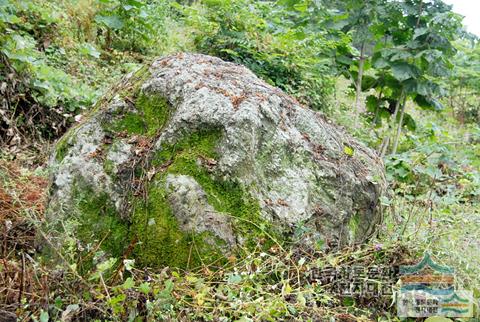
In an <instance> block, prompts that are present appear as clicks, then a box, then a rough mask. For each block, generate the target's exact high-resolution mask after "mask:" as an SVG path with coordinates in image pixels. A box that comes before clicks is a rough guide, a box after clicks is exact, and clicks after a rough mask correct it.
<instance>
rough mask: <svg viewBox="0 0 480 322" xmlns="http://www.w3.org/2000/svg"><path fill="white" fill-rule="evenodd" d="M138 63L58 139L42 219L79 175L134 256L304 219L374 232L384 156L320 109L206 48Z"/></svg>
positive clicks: (279, 230) (65, 202) (354, 235)
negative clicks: (140, 66)
mask: <svg viewBox="0 0 480 322" xmlns="http://www.w3.org/2000/svg"><path fill="white" fill-rule="evenodd" d="M139 73H140V74H138V75H133V76H131V77H130V80H127V81H126V82H125V84H124V86H123V87H122V88H123V89H122V91H121V92H122V95H116V96H115V97H114V98H113V99H105V101H104V102H103V104H102V106H100V107H99V108H97V109H95V111H94V112H93V113H92V115H91V116H89V117H87V119H86V121H84V122H83V123H82V124H80V125H79V126H77V127H75V128H74V129H72V130H71V131H70V132H69V133H67V134H66V136H65V139H62V141H61V142H60V143H59V145H58V147H57V156H56V157H52V161H51V165H52V169H54V171H53V178H52V182H53V185H52V193H51V198H50V203H49V216H50V218H52V217H53V218H55V217H57V218H62V220H63V219H68V216H69V215H68V214H69V208H72V207H75V206H74V205H75V203H74V202H72V200H74V199H75V198H76V196H75V195H73V192H74V191H75V189H74V188H73V186H74V182H75V181H78V179H79V178H81V179H82V181H83V182H86V183H88V185H89V186H90V189H92V191H95V192H96V193H105V194H106V195H108V196H109V198H110V200H111V201H112V202H113V204H114V205H115V208H116V211H117V212H118V216H119V217H120V218H123V219H124V222H123V223H122V225H125V227H128V230H129V231H130V235H129V236H126V239H125V240H126V245H125V247H127V246H128V241H129V240H130V241H131V240H140V241H141V242H140V243H139V246H138V247H137V248H136V249H137V250H136V251H135V253H134V254H135V256H138V257H139V258H141V257H142V256H144V254H147V253H148V250H147V247H146V245H153V246H152V247H153V248H152V251H154V252H160V253H162V254H164V255H162V256H164V259H162V260H160V262H158V263H156V262H152V261H151V260H146V261H145V263H146V264H148V265H155V264H162V265H163V264H167V265H169V264H172V265H179V266H182V265H183V266H185V264H186V263H185V261H187V260H188V261H190V257H189V256H184V257H182V258H181V259H179V260H177V261H174V262H173V263H172V262H169V258H170V257H169V256H170V255H171V254H170V250H169V249H168V247H170V248H172V251H176V252H183V253H184V252H187V253H188V251H189V246H188V245H191V243H192V241H191V240H195V242H198V243H200V244H202V245H204V247H203V249H205V250H206V252H213V253H215V250H214V249H215V248H217V249H218V250H219V251H221V252H224V251H225V250H227V251H230V250H234V249H235V247H236V246H238V244H242V243H246V242H247V240H249V239H250V240H255V236H254V235H255V234H256V233H261V232H258V231H257V230H258V229H257V228H258V227H262V229H267V230H269V231H270V232H271V234H270V233H268V232H267V235H268V236H272V235H274V234H275V236H282V238H289V236H292V234H293V231H294V230H296V229H297V228H298V227H303V228H305V229H303V231H304V235H303V237H302V242H304V243H306V244H314V243H315V242H316V241H318V240H319V239H321V240H324V241H336V242H338V243H339V244H341V245H342V244H343V245H345V244H348V243H353V242H362V241H364V240H366V238H368V237H369V236H370V235H371V234H372V233H373V232H374V231H375V228H376V225H377V224H378V223H379V222H380V220H381V216H380V213H379V202H378V200H379V197H380V195H381V194H382V193H383V192H384V190H385V187H386V184H385V177H384V170H383V164H382V162H381V160H380V159H379V157H378V156H377V155H376V154H375V152H374V151H372V150H370V149H368V148H367V147H365V146H364V145H363V144H361V143H359V142H358V141H356V140H355V139H353V138H352V137H351V136H349V135H348V134H347V133H346V132H345V131H343V130H342V129H340V128H339V127H338V126H336V125H334V124H332V123H331V122H330V121H329V120H327V119H326V118H325V117H324V116H323V115H322V114H320V113H318V112H314V111H312V110H309V109H308V108H306V107H304V106H302V105H300V104H299V103H298V102H297V101H296V100H295V99H294V98H292V97H289V96H288V95H286V94H284V93H283V92H282V91H280V90H279V89H277V88H274V87H272V86H270V85H268V84H266V83H265V82H263V81H261V80H260V79H259V78H257V77H256V76H255V75H254V74H253V73H252V72H250V71H249V70H248V69H246V68H245V67H242V66H239V65H235V64H232V63H228V62H224V61H222V60H221V59H218V58H214V57H209V56H205V55H197V54H178V55H175V56H170V57H166V58H162V59H159V60H157V61H155V62H154V63H152V64H151V66H149V69H148V70H142V71H141V72H139ZM345 146H349V147H351V148H352V149H353V151H354V153H353V155H351V154H348V153H345ZM59 154H61V157H59V156H58V155H59ZM152 182H153V183H155V184H152ZM138 194H141V195H143V197H142V198H143V199H145V200H143V201H142V200H140V199H142V198H139V197H138ZM152 203H154V204H152ZM59 204H62V207H58V205H59ZM59 209H63V211H60V210H59ZM77 212H78V209H77ZM142 216H143V217H145V220H143V219H142V218H143V217H142ZM149 216H150V217H152V216H154V217H155V218H156V219H155V220H150V221H149V219H148V218H149ZM254 221H255V222H254ZM143 222H147V223H148V222H150V224H152V225H154V226H155V225H156V228H155V227H150V226H148V227H150V228H148V229H154V228H155V229H154V230H152V232H151V234H154V235H155V236H157V237H155V238H157V239H158V240H159V242H158V243H153V242H152V240H151V238H150V237H149V239H148V241H147V240H146V239H145V236H141V235H142V231H143V230H142V229H141V228H140V227H137V226H138V225H140V223H143ZM245 225H251V227H252V229H246V228H245ZM254 227H257V228H255V229H253V228H254ZM122 231H123V230H122ZM256 231H257V232H256ZM147 233H148V232H147V231H145V234H147ZM162 234H165V235H162ZM191 234H194V235H196V237H194V238H193V239H192V238H190V237H188V236H191ZM249 234H251V235H252V236H249ZM100 238H102V237H101V236H99V239H100ZM142 243H143V244H142ZM168 243H171V245H170V244H168ZM208 245H209V246H208ZM212 247H213V248H212ZM174 248H176V249H175V250H173V249H174ZM200 248H202V247H200ZM146 256H147V255H146ZM147 257H148V258H154V255H148V256H147Z"/></svg>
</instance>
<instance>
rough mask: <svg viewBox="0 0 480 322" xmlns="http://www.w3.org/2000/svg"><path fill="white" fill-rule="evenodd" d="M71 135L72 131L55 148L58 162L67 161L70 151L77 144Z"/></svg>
mask: <svg viewBox="0 0 480 322" xmlns="http://www.w3.org/2000/svg"><path fill="white" fill-rule="evenodd" d="M71 133H72V132H71V131H70V132H67V133H65V134H64V135H63V136H62V137H61V138H60V140H58V142H57V145H56V147H55V160H57V161H58V162H62V161H63V159H65V157H66V156H67V153H68V150H69V149H70V147H71V146H73V145H74V144H75V143H74V142H72V140H73V139H72V135H71Z"/></svg>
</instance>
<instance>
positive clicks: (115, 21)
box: [95, 15, 124, 30]
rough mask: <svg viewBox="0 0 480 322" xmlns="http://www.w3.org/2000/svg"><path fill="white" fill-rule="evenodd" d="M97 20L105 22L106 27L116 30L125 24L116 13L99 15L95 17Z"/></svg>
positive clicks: (101, 22)
mask: <svg viewBox="0 0 480 322" xmlns="http://www.w3.org/2000/svg"><path fill="white" fill-rule="evenodd" d="M95 21H96V22H97V23H100V24H103V25H105V26H106V27H108V28H110V29H114V30H120V29H122V28H123V26H124V22H123V20H122V19H121V18H120V17H119V16H116V15H112V16H103V15H97V16H96V17H95Z"/></svg>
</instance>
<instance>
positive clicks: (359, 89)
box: [353, 42, 365, 128]
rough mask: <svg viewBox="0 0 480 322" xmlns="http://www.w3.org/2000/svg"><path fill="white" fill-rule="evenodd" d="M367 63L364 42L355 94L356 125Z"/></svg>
mask: <svg viewBox="0 0 480 322" xmlns="http://www.w3.org/2000/svg"><path fill="white" fill-rule="evenodd" d="M364 65H365V42H363V43H362V47H361V48H360V58H359V61H358V77H357V83H356V90H357V92H356V95H355V107H354V111H355V117H354V122H353V124H354V126H355V128H356V127H357V124H358V114H359V113H360V95H361V93H362V79H363V67H364Z"/></svg>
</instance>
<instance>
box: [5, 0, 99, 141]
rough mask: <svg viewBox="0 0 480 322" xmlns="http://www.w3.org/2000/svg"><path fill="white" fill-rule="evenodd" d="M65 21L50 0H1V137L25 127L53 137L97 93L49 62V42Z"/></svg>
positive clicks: (14, 135)
mask: <svg viewBox="0 0 480 322" xmlns="http://www.w3.org/2000/svg"><path fill="white" fill-rule="evenodd" d="M58 22H59V18H58V15H57V14H56V13H55V9H54V8H53V7H51V6H48V3H36V2H33V1H32V2H30V1H23V2H12V1H9V0H2V1H1V3H0V31H1V33H0V84H1V91H2V99H1V105H0V112H1V113H0V115H2V118H1V119H0V140H2V141H9V140H11V139H13V138H17V139H18V138H19V135H18V134H19V133H29V134H31V135H33V136H36V137H41V138H52V137H55V136H57V135H59V134H60V133H62V132H63V131H64V130H65V128H66V127H67V125H68V119H69V117H70V116H72V115H73V114H75V113H78V112H79V111H80V110H81V109H83V108H85V107H87V106H89V105H91V104H92V102H93V101H94V99H95V92H94V91H92V89H90V88H89V87H88V86H86V85H84V84H82V83H80V82H78V81H77V80H76V79H75V78H73V77H71V76H70V75H68V74H67V73H65V72H64V71H63V70H62V69H59V68H56V67H54V66H52V65H51V64H50V63H49V59H48V56H47V54H46V50H45V48H47V47H48V46H49V42H50V41H51V37H52V34H53V33H54V30H55V27H56V25H57V24H58Z"/></svg>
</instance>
